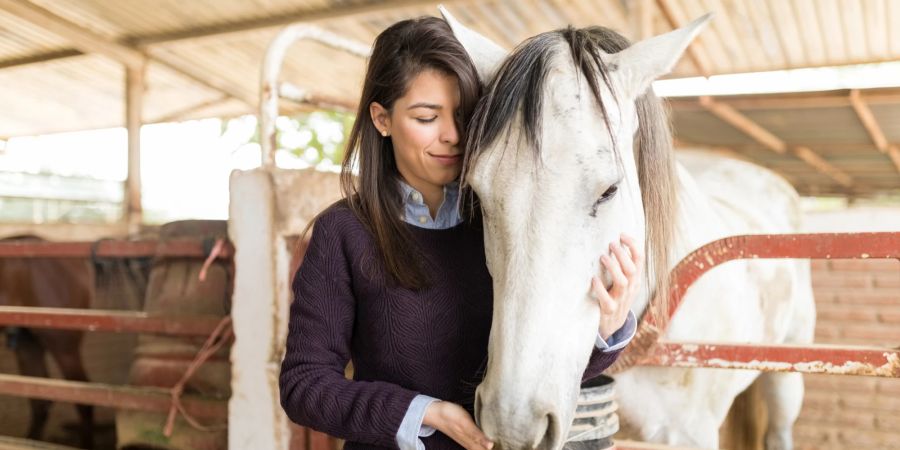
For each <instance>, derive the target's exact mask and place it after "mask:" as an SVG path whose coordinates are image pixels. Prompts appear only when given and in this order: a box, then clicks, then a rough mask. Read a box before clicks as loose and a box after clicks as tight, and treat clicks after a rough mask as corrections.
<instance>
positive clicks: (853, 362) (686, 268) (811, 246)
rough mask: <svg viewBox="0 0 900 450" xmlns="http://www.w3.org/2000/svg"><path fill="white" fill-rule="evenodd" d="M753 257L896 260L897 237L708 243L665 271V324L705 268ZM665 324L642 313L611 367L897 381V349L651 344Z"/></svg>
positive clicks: (865, 235) (750, 238) (810, 237)
mask: <svg viewBox="0 0 900 450" xmlns="http://www.w3.org/2000/svg"><path fill="white" fill-rule="evenodd" d="M758 258H769V259H772V258H800V259H807V258H813V259H871V258H879V259H886V258H895V259H900V232H882V233H815V234H782V235H744V236H732V237H727V238H724V239H720V240H717V241H714V242H711V243H709V244H706V245H704V246H702V247H700V248H698V249H697V250H695V251H693V252H691V253H690V254H689V255H688V256H687V257H685V258H684V259H683V260H681V261H680V262H679V263H678V265H677V266H675V268H674V269H673V270H672V277H671V282H670V283H671V284H670V285H669V316H668V317H667V318H666V319H669V320H671V318H672V316H674V314H675V312H676V311H677V309H678V307H679V306H680V305H681V301H682V299H683V297H684V295H685V293H686V292H687V290H688V288H690V286H691V285H692V284H693V283H694V282H695V281H696V280H697V279H698V278H700V276H702V275H703V274H704V273H706V272H708V271H709V270H711V269H712V268H713V267H716V266H718V265H720V264H722V263H725V262H728V261H732V260H736V259H758ZM655 300H656V299H654V301H655ZM669 320H666V321H665V323H663V324H659V320H658V318H655V317H652V315H650V314H644V315H643V317H642V318H641V321H640V324H639V325H638V330H637V334H636V335H635V342H636V345H635V344H632V345H630V346H629V347H628V348H627V349H626V351H625V353H624V354H623V355H622V356H621V357H620V358H619V359H620V361H619V362H617V366H616V367H615V370H617V371H622V370H625V369H627V368H628V367H631V366H632V365H634V364H639V365H644V364H653V365H669V366H674V367H723V368H726V367H727V368H732V369H755V370H774V371H779V370H781V371H797V372H809V373H832V374H844V373H848V374H855V375H870V376H884V377H900V370H898V368H897V367H898V365H900V363H898V349H880V348H874V347H854V346H840V347H839V346H834V345H828V346H826V345H811V346H805V347H802V346H780V345H765V344H757V345H750V344H745V345H736V344H720V343H704V344H690V343H688V344H682V343H672V342H666V341H659V338H660V336H664V335H665V331H666V326H667V325H668V321H669ZM647 358H649V360H648V359H647ZM762 362H765V364H763V363H762Z"/></svg>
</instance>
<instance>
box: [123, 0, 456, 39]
mask: <svg viewBox="0 0 900 450" xmlns="http://www.w3.org/2000/svg"><path fill="white" fill-rule="evenodd" d="M460 2H461V1H460V0H386V1H381V2H377V3H366V4H358V3H356V4H353V3H349V4H348V3H345V4H344V6H337V7H329V8H326V9H318V10H313V11H310V10H309V9H304V10H299V11H296V12H293V13H287V14H278V15H274V16H267V17H263V18H259V19H252V20H244V21H239V22H231V23H228V24H224V25H212V26H206V27H196V28H190V29H185V30H178V31H174V32H167V33H161V34H155V35H148V36H142V37H136V38H131V39H129V41H132V42H134V44H136V45H137V46H139V47H143V46H147V45H154V44H163V43H171V42H177V41H184V40H191V39H199V38H206V37H221V36H224V35H228V34H234V33H243V32H247V31H256V30H262V29H267V28H278V27H283V26H285V25H289V24H292V23H297V22H309V23H312V22H322V21H327V20H332V19H346V18H351V17H360V16H368V15H373V14H379V13H384V12H387V11H395V10H398V9H403V8H423V7H428V6H434V7H435V8H437V5H439V4H443V5H444V6H450V5H453V4H455V3H460ZM468 2H469V3H471V0H470V1H468ZM434 13H435V14H436V13H437V9H435V10H434Z"/></svg>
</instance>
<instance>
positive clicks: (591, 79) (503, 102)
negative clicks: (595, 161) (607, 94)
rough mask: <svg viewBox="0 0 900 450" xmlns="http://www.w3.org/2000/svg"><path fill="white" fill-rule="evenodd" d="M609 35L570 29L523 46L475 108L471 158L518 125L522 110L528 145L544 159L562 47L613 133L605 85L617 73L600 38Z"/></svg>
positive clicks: (587, 30)
mask: <svg viewBox="0 0 900 450" xmlns="http://www.w3.org/2000/svg"><path fill="white" fill-rule="evenodd" d="M603 31H604V30H603V29H601V28H600V27H592V28H582V29H575V28H572V27H568V28H563V29H559V30H555V31H549V32H546V33H541V34H539V35H537V36H534V37H532V38H530V39H528V40H527V41H525V42H523V43H522V44H521V45H519V46H518V47H517V48H516V49H515V50H514V51H513V53H512V54H511V55H509V57H508V58H507V59H506V60H505V61H504V63H503V64H502V65H501V66H500V68H499V69H498V71H497V73H496V75H495V76H494V78H493V80H492V81H491V82H490V84H489V85H488V87H487V89H486V93H485V95H484V96H482V98H481V100H480V101H479V102H478V104H477V105H476V107H475V112H474V113H473V116H472V118H471V122H470V126H469V135H468V139H467V142H468V143H469V144H468V145H469V146H470V151H469V152H468V153H469V154H470V155H471V156H472V157H473V158H474V157H475V156H477V154H478V153H480V151H481V150H482V149H484V148H486V147H488V146H489V145H491V144H492V143H493V142H494V141H495V140H496V139H497V138H498V137H499V136H500V135H501V134H502V133H503V132H504V131H505V130H507V129H509V127H510V126H511V125H512V124H513V123H512V122H513V120H515V116H516V111H517V110H518V109H519V108H520V107H521V110H522V123H521V125H522V129H523V131H524V134H525V139H526V144H527V145H528V146H529V147H531V148H532V150H533V151H534V152H535V154H536V155H537V154H538V152H539V151H540V148H541V142H540V139H541V137H540V136H541V133H540V131H541V122H542V120H541V113H542V109H541V108H542V105H543V102H544V98H543V97H544V83H545V82H546V79H547V74H548V73H549V72H550V68H551V67H552V64H553V63H554V57H558V55H559V52H560V50H561V46H562V45H566V46H568V48H569V50H570V53H571V55H572V62H573V63H574V65H575V68H576V70H577V72H578V74H580V75H583V78H584V79H586V80H587V83H588V86H589V87H590V89H591V93H592V94H593V96H594V98H595V99H596V101H597V104H598V105H599V106H600V111H601V112H602V113H603V120H604V122H606V126H607V129H610V126H609V119H608V118H607V114H606V106H605V105H604V104H603V100H602V98H601V96H600V84H599V80H602V81H603V82H604V83H605V84H606V85H607V87H610V86H611V81H610V78H609V73H610V72H612V71H614V70H615V69H616V68H615V67H614V66H612V67H611V66H608V65H607V64H606V63H605V62H604V61H603V60H602V59H601V58H600V54H601V52H600V50H603V49H602V47H601V42H600V41H601V40H600V37H601V34H600V33H601V32H603ZM581 78H582V77H579V79H581ZM610 132H611V130H610ZM467 159H468V158H467Z"/></svg>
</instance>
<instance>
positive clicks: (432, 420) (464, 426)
mask: <svg viewBox="0 0 900 450" xmlns="http://www.w3.org/2000/svg"><path fill="white" fill-rule="evenodd" d="M422 424H423V425H428V426H430V427H432V428H435V429H437V430H438V431H440V432H441V433H444V434H446V435H447V436H448V437H450V439H453V440H454V441H456V443H457V444H459V445H461V446H463V447H465V448H466V450H490V449H491V447H493V446H494V443H493V442H491V440H490V439H488V438H487V436H485V435H484V433H482V432H481V430H480V429H479V428H478V426H477V425H475V421H474V420H472V416H471V415H469V412H468V411H466V410H465V409H463V407H462V406H459V405H457V404H456V403H451V402H445V401H436V402H433V403H431V404H430V405H428V409H426V410H425V419H424V420H423V421H422Z"/></svg>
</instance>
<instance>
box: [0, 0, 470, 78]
mask: <svg viewBox="0 0 900 450" xmlns="http://www.w3.org/2000/svg"><path fill="white" fill-rule="evenodd" d="M442 3H443V4H444V5H445V6H446V5H453V4H459V3H472V0H385V1H382V2H379V3H375V4H350V5H345V6H340V7H335V8H327V9H319V10H313V11H310V10H308V9H304V10H300V11H297V12H294V13H287V14H278V15H273V16H267V17H262V18H257V19H251V20H244V21H238V22H232V23H227V24H217V25H209V26H203V27H194V28H187V29H182V30H176V31H169V32H166V33H158V34H149V35H143V36H125V37H123V38H122V39H120V40H119V41H118V42H110V41H107V42H106V44H113V45H118V46H121V47H126V48H131V49H132V50H136V49H139V48H144V47H148V46H152V45H156V44H166V43H173V42H180V41H186V40H193V39H201V38H210V37H211V38H215V37H220V36H223V35H228V34H236V33H244V32H250V31H257V30H263V29H269V28H277V27H282V26H286V25H289V24H292V23H297V22H309V23H314V22H322V21H328V20H332V19H346V18H352V17H360V16H365V15H371V14H379V13H383V12H386V11H390V10H394V9H399V8H414V7H427V6H435V7H437V5H438V4H442ZM7 4H16V7H17V8H19V9H21V8H23V7H22V5H23V4H28V5H31V7H32V8H39V7H37V6H34V5H33V4H30V3H28V2H27V1H26V0H0V9H9V10H10V12H13V11H14V10H12V9H11V8H9V7H7V6H6V5H7ZM43 11H44V12H45V14H49V15H51V16H52V15H53V14H52V13H50V12H49V11H46V10H43ZM435 12H437V10H436V9H435ZM54 17H56V16H54ZM56 18H57V19H58V20H63V21H65V20H64V19H61V18H59V17H56ZM66 23H67V24H68V25H69V26H74V27H77V25H73V24H71V23H69V22H66ZM38 26H41V25H40V24H39V25H38ZM41 27H42V28H43V26H41ZM51 31H52V30H51ZM82 31H83V30H82ZM92 34H93V33H92ZM100 39H103V38H100ZM73 42H75V41H73ZM76 47H77V48H66V49H60V50H54V51H50V52H45V53H37V54H33V55H29V56H27V57H24V58H15V59H10V60H5V61H0V69H4V68H7V67H14V66H21V65H25V64H34V63H39V62H44V61H50V60H54V59H61V58H70V57H73V56H78V55H82V54H84V53H97V52H95V51H94V50H88V49H83V48H82V47H80V46H78V45H76ZM80 50H84V51H80Z"/></svg>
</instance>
